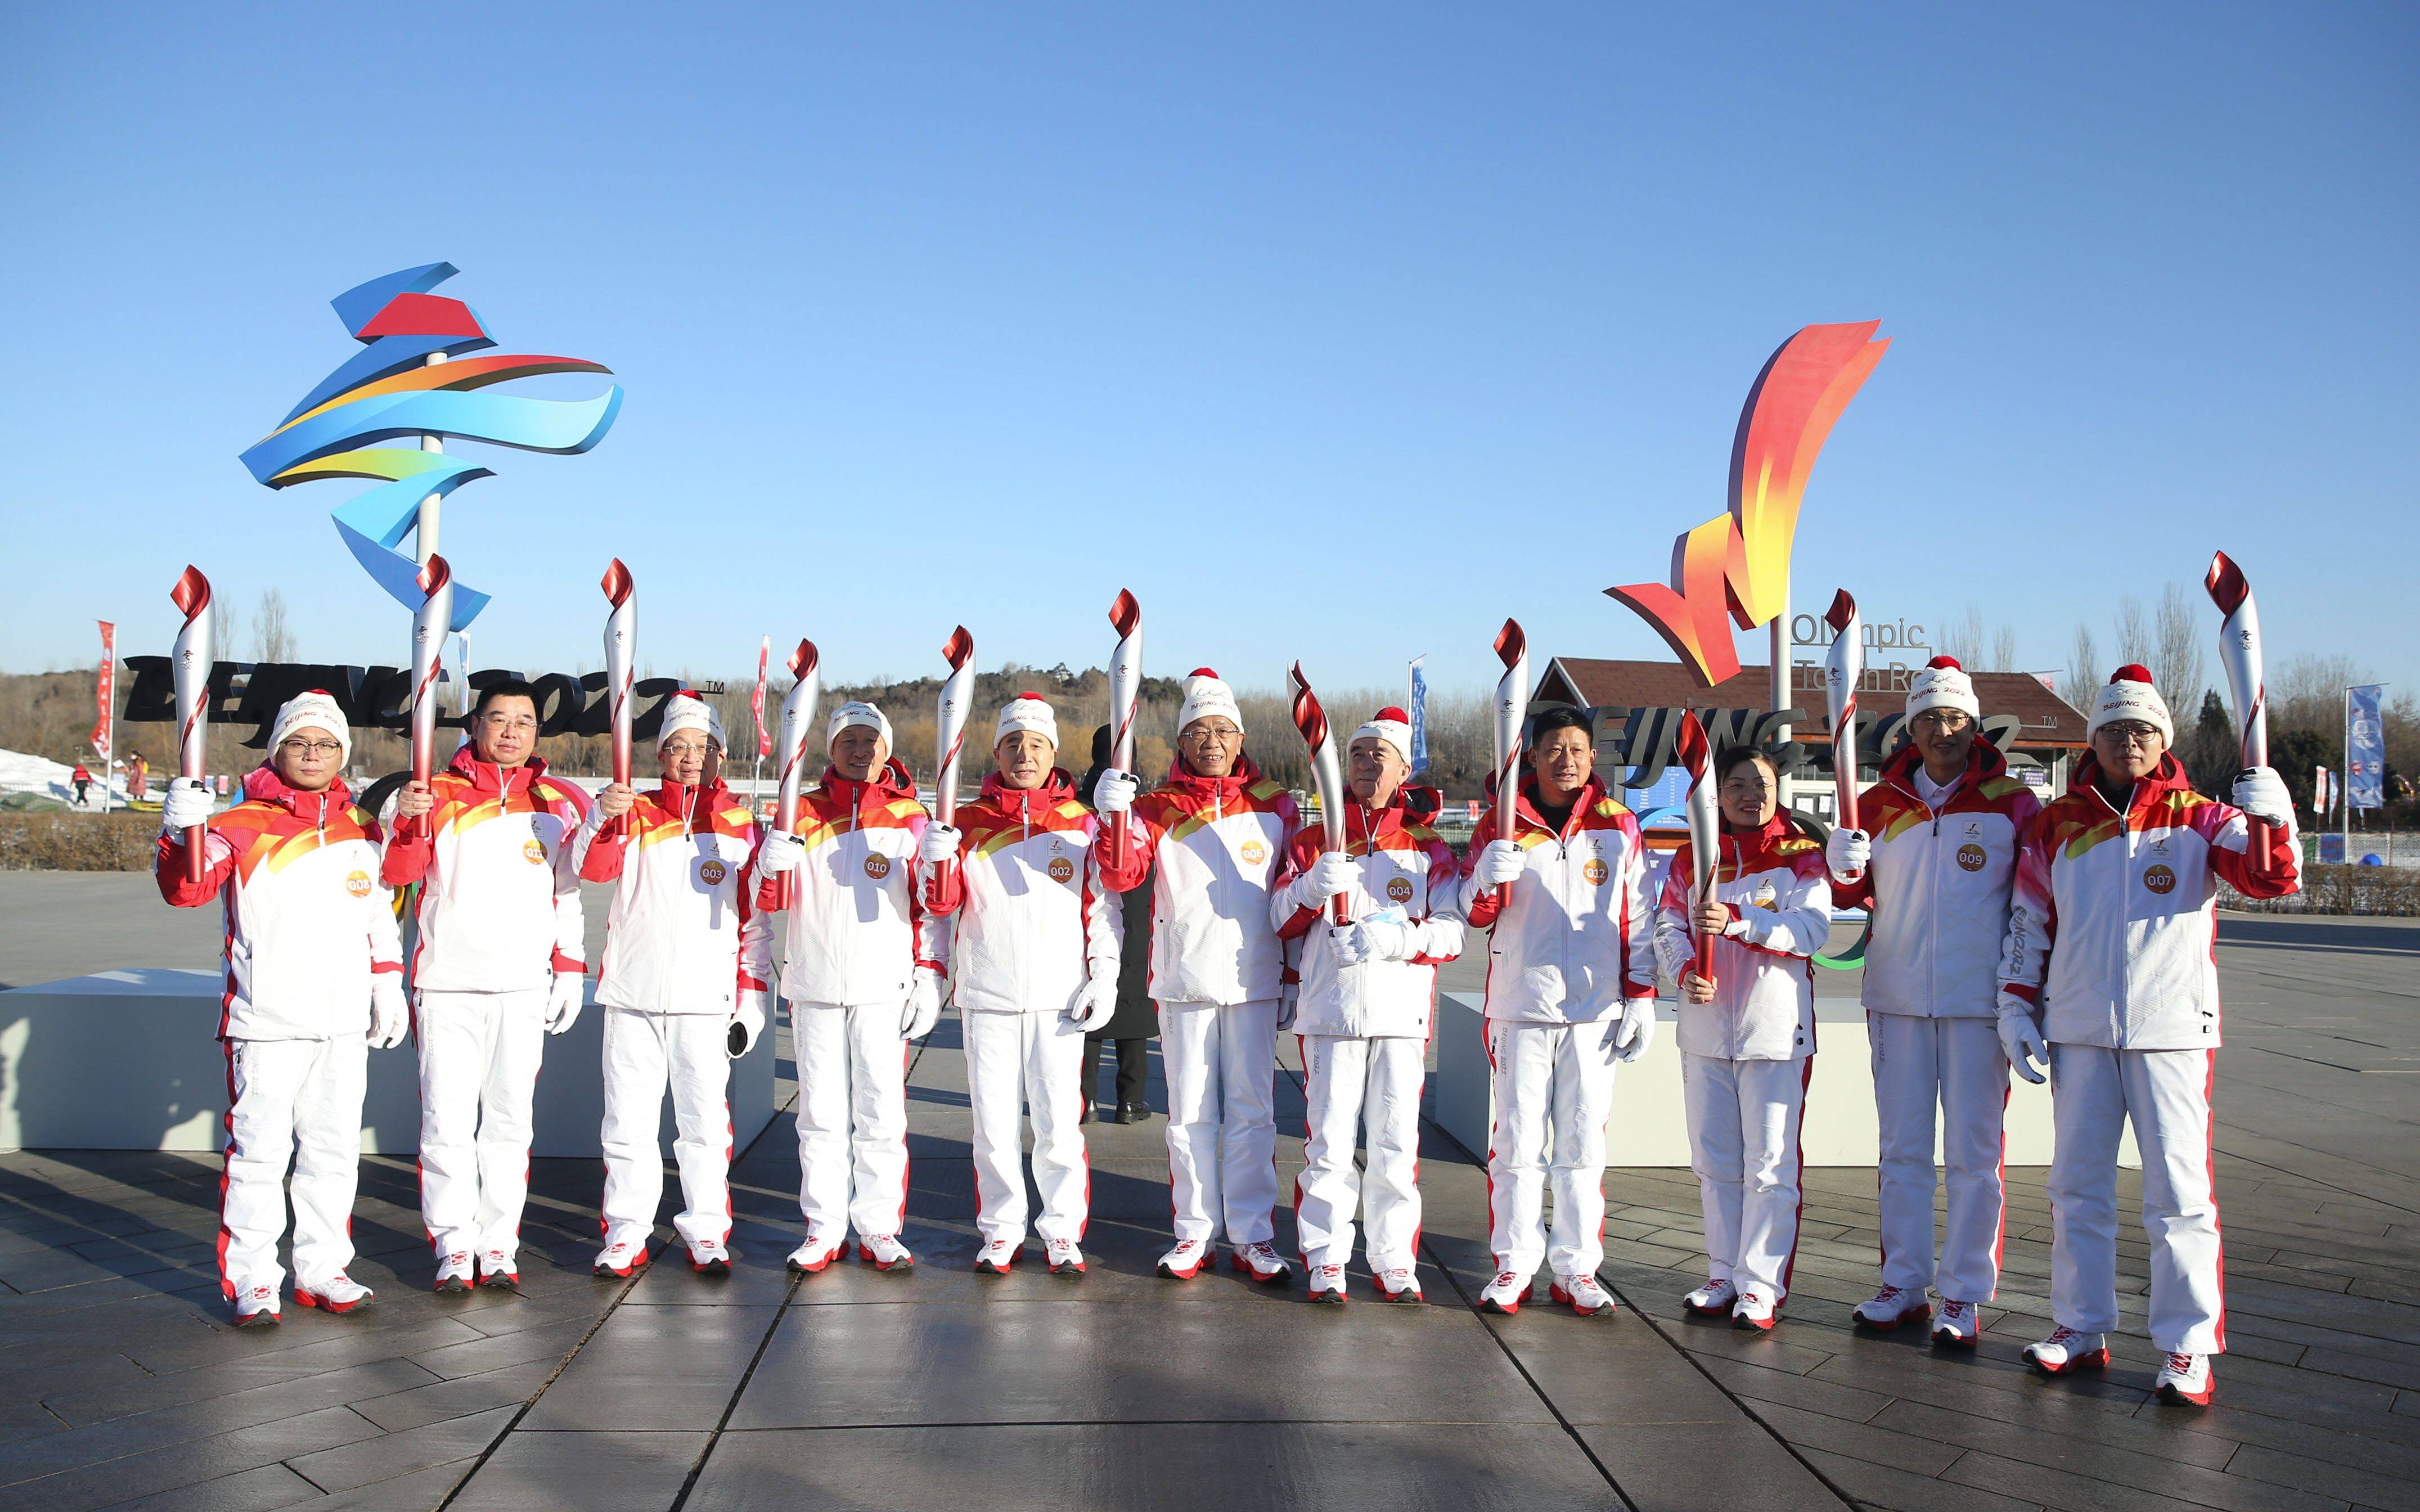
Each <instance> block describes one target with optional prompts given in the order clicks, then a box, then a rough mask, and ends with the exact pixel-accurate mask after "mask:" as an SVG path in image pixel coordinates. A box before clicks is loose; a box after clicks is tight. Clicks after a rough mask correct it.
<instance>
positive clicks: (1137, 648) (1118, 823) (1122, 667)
mask: <svg viewBox="0 0 2420 1512" xmlns="http://www.w3.org/2000/svg"><path fill="white" fill-rule="evenodd" d="M1109 624H1111V625H1115V626H1116V627H1117V632H1118V649H1117V650H1116V651H1115V652H1113V653H1112V654H1111V655H1110V656H1109V730H1110V732H1111V733H1110V736H1109V762H1110V764H1111V765H1114V766H1115V767H1116V768H1117V769H1118V770H1119V771H1121V772H1132V771H1133V770H1134V717H1135V701H1136V700H1137V699H1138V698H1140V696H1141V694H1142V606H1141V605H1140V604H1138V603H1136V602H1135V595H1134V594H1131V593H1129V592H1127V591H1126V590H1125V589H1123V588H1121V589H1119V590H1118V601H1117V602H1116V603H1114V604H1111V605H1110V606H1109ZM1083 796H1084V797H1085V798H1086V799H1087V800H1089V799H1090V798H1091V796H1092V795H1090V794H1085V795H1083ZM1130 818H1131V815H1129V814H1128V813H1127V811H1126V810H1123V809H1121V810H1118V812H1117V814H1116V816H1115V817H1114V818H1112V819H1111V820H1110V821H1109V853H1110V854H1111V855H1113V856H1118V857H1120V858H1121V859H1123V858H1124V856H1125V854H1126V835H1127V833H1128V830H1129V827H1130V826H1129V824H1128V821H1129V819H1130Z"/></svg>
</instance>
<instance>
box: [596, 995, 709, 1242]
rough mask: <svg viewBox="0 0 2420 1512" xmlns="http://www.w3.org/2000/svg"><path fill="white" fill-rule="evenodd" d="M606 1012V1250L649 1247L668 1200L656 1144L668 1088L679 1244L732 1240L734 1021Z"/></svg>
mask: <svg viewBox="0 0 2420 1512" xmlns="http://www.w3.org/2000/svg"><path fill="white" fill-rule="evenodd" d="M603 1012H604V1015H605V1054H604V1061H605V1122H604V1126H603V1129H602V1132H601V1134H600V1137H601V1139H602V1141H603V1144H604V1147H605V1201H604V1205H603V1208H602V1210H601V1211H600V1212H599V1214H598V1220H597V1227H600V1228H602V1229H603V1230H604V1231H605V1242H606V1243H608V1244H613V1243H617V1242H628V1243H632V1244H637V1245H640V1246H642V1247H644V1246H645V1245H646V1243H647V1241H648V1240H649V1239H651V1238H653V1237H654V1235H655V1231H656V1207H657V1205H658V1204H659V1203H660V1202H661V1201H662V1200H663V1196H664V1152H663V1149H662V1148H661V1147H660V1146H659V1145H658V1144H657V1143H656V1130H657V1127H658V1125H659V1123H660V1122H661V1118H660V1115H661V1113H662V1109H663V1105H664V1092H665V1089H666V1088H667V1087H669V1088H670V1089H671V1091H672V1095H673V1130H674V1136H673V1160H674V1162H675V1164H676V1165H679V1166H680V1179H681V1198H682V1202H683V1206H682V1209H681V1211H680V1212H679V1214H678V1215H677V1216H675V1218H674V1219H673V1227H674V1228H675V1230H677V1231H678V1232H679V1234H680V1237H681V1242H683V1243H687V1244H694V1243H697V1242H699V1241H701V1240H712V1241H714V1242H717V1243H721V1242H723V1241H724V1240H727V1239H729V1238H730V1237H731V1104H730V1103H729V1102H728V1101H727V1100H726V1098H725V1096H724V1093H725V1092H726V1090H727V1089H728V1088H729V1087H730V1085H731V1056H730V1052H729V1050H728V1048H727V1047H726V1044H725V1041H726V1038H727V1036H728V1034H729V1031H730V1027H731V1021H730V1020H729V1019H727V1018H724V1017H723V1016H721V1014H719V1013H638V1012H633V1011H630V1010H628V1009H625V1008H608V1009H605V1010H603Z"/></svg>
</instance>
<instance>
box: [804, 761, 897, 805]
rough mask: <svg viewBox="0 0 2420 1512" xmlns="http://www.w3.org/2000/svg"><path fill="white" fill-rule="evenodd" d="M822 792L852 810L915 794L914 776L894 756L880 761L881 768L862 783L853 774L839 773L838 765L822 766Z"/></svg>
mask: <svg viewBox="0 0 2420 1512" xmlns="http://www.w3.org/2000/svg"><path fill="white" fill-rule="evenodd" d="M823 791H824V792H826V793H829V794H830V795H832V796H833V797H835V798H838V799H840V800H841V801H843V802H844V803H845V804H847V805H848V806H849V808H851V809H868V808H872V807H873V806H874V805H875V804H876V803H877V802H888V801H890V800H891V799H892V798H912V797H914V796H915V795H916V779H915V778H913V777H911V776H909V775H908V771H907V766H906V765H905V764H903V763H902V762H901V761H900V760H899V758H897V757H896V756H894V757H892V759H891V760H890V761H888V762H886V763H884V764H883V766H882V770H880V771H878V772H876V773H875V774H874V776H873V777H872V778H871V779H868V780H866V781H863V782H861V781H859V780H857V779H855V778H853V777H843V776H841V775H840V768H839V767H837V766H827V767H825V768H824V780H823Z"/></svg>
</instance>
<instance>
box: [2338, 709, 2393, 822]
mask: <svg viewBox="0 0 2420 1512" xmlns="http://www.w3.org/2000/svg"><path fill="white" fill-rule="evenodd" d="M2383 687H2384V685H2382V684H2379V683H2372V684H2370V685H2369V686H2368V687H2349V688H2346V689H2345V801H2346V802H2347V803H2349V804H2350V805H2351V806H2352V807H2353V808H2356V809H2383V808H2385V807H2386V794H2385V789H2386V724H2385V722H2384V721H2383V720H2382V719H2381V718H2380V717H2379V713H2378V702H2379V695H2380V693H2381V691H2382V690H2383Z"/></svg>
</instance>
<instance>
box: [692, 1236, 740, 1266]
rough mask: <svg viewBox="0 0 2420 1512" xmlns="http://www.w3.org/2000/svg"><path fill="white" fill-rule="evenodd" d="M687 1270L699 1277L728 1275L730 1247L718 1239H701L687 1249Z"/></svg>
mask: <svg viewBox="0 0 2420 1512" xmlns="http://www.w3.org/2000/svg"><path fill="white" fill-rule="evenodd" d="M689 1268H690V1270H692V1271H695V1272H696V1273H698V1274H700V1275H729V1274H730V1273H731V1249H730V1246H728V1245H726V1244H725V1243H723V1242H722V1241H721V1240H719V1239H701V1240H699V1241H698V1242H695V1243H693V1244H691V1245H690V1247H689Z"/></svg>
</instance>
